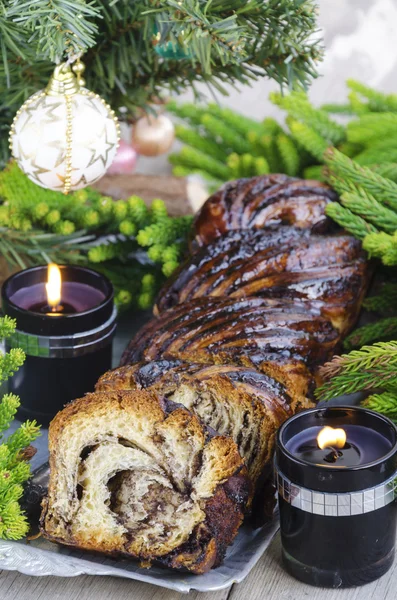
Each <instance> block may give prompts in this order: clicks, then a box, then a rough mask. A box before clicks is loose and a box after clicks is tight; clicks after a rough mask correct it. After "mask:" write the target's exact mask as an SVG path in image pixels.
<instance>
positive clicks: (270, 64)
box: [0, 0, 322, 163]
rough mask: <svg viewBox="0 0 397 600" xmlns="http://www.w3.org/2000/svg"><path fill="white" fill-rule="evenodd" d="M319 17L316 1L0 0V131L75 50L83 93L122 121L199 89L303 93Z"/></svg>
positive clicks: (315, 56)
mask: <svg viewBox="0 0 397 600" xmlns="http://www.w3.org/2000/svg"><path fill="white" fill-rule="evenodd" d="M316 18H317V15H316V5H315V3H314V1H313V0H277V1H276V0H267V1H266V2H265V1H263V0H231V1H229V2H223V1H221V0H182V1H181V0H166V1H163V2H159V1H158V0H135V1H134V2H131V1H130V0H113V1H112V2H108V1H107V0H88V1H86V0H35V1H34V2H31V1H30V0H0V55H1V60H0V107H1V108H0V131H1V132H2V131H4V132H6V131H7V130H8V129H9V127H10V124H11V121H12V118H13V115H14V114H15V113H16V111H17V109H18V108H19V107H20V105H21V104H22V103H23V101H24V100H26V99H27V98H28V97H29V96H30V95H31V94H33V93H34V92H36V91H38V90H39V89H42V88H44V87H45V86H46V84H47V83H48V79H49V77H50V75H51V73H52V71H53V68H54V65H53V63H54V62H57V61H62V60H65V59H67V58H70V57H71V58H73V57H75V56H76V55H79V54H81V53H83V55H84V56H83V60H84V63H85V65H86V67H87V68H86V72H85V78H86V80H87V87H88V88H89V89H93V90H95V92H97V93H99V94H100V95H101V96H102V97H103V98H104V99H105V100H106V101H107V102H108V103H109V104H110V105H111V106H112V107H113V108H114V109H115V110H116V111H118V112H119V115H120V117H121V118H122V119H125V120H127V121H132V120H134V119H135V118H136V117H137V115H139V113H140V112H141V110H142V109H143V110H150V104H151V103H152V102H153V101H154V100H155V99H156V98H158V97H159V96H160V95H161V94H162V93H164V91H165V92H166V93H167V94H169V93H175V94H180V93H181V92H182V91H183V90H186V89H188V88H192V89H193V91H195V84H196V82H202V83H204V84H206V85H207V86H208V87H209V88H211V89H213V90H215V91H219V92H220V93H221V94H224V95H226V94H227V93H228V89H227V86H228V84H230V83H231V84H232V85H235V84H245V83H249V82H251V81H253V80H256V79H259V78H262V77H263V76H268V77H271V78H273V79H275V80H276V81H277V82H278V83H279V84H280V85H282V86H286V87H289V88H294V87H302V86H303V87H307V85H308V83H309V82H310V80H311V79H312V78H313V77H316V65H317V63H318V62H319V61H320V60H321V58H322V45H321V41H319V40H318V38H316V37H315V36H313V33H314V32H315V31H316V29H317V23H316ZM168 47H171V49H173V50H174V53H172V52H171V56H170V57H168V56H167V52H165V51H164V50H165V49H167V48H168ZM178 50H179V52H178ZM122 107H124V108H126V109H127V111H126V112H121V111H120V108H122ZM0 141H1V150H2V152H0V154H2V159H3V161H4V163H5V161H6V160H7V157H8V148H7V136H6V135H3V136H1V138H0Z"/></svg>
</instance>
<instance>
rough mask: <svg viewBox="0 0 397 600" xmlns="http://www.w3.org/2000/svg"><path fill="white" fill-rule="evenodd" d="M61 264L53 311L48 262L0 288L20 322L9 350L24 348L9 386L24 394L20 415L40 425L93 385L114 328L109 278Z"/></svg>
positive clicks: (107, 363)
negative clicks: (23, 357)
mask: <svg viewBox="0 0 397 600" xmlns="http://www.w3.org/2000/svg"><path fill="white" fill-rule="evenodd" d="M59 268H60V270H61V276H62V298H61V304H62V306H61V307H60V310H61V312H55V313H51V312H49V311H50V309H49V308H48V307H46V292H45V282H46V280H47V265H45V266H39V267H33V268H31V269H26V270H24V271H20V272H18V273H16V274H15V275H12V276H11V277H9V278H8V279H7V280H6V281H5V283H4V285H3V288H2V309H3V313H4V314H6V315H9V316H10V317H12V318H15V319H16V322H17V329H16V331H15V333H14V335H13V336H12V337H11V338H9V339H7V340H6V350H9V349H10V348H13V347H17V348H22V349H23V350H24V351H25V353H26V360H25V363H24V365H23V366H22V367H21V368H20V369H19V370H18V371H17V372H16V373H15V375H14V376H13V377H12V378H11V379H10V381H9V391H10V392H13V393H15V394H17V395H18V396H19V397H20V399H21V406H20V409H19V411H18V416H19V417H20V418H23V419H26V418H29V419H36V420H37V421H38V422H39V423H41V424H42V425H48V424H49V422H50V421H51V419H52V418H53V417H54V416H55V415H56V413H57V412H58V411H59V410H61V409H62V408H63V407H64V405H65V404H67V403H68V402H70V401H71V400H73V399H75V398H79V397H81V396H82V395H84V394H85V393H86V392H90V391H92V390H93V389H94V386H95V383H96V382H97V380H98V378H99V377H100V376H101V375H102V374H103V373H104V372H105V371H107V370H108V369H110V368H111V361H112V339H113V336H114V333H115V328H116V309H115V307H114V302H113V287H112V284H111V283H110V281H109V280H108V279H107V278H106V277H104V276H103V275H102V274H100V273H97V272H96V271H93V270H92V269H87V268H83V267H78V266H71V265H63V266H60V267H59ZM64 308H65V311H64V312H62V310H63V309H64Z"/></svg>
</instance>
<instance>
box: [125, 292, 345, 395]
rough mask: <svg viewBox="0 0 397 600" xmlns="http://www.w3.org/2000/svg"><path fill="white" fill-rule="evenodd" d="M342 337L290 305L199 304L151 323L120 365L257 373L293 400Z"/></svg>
mask: <svg viewBox="0 0 397 600" xmlns="http://www.w3.org/2000/svg"><path fill="white" fill-rule="evenodd" d="M338 341H339V334H338V332H337V331H336V330H335V329H334V327H333V326H332V324H331V323H330V322H329V321H328V320H327V319H324V317H322V316H321V315H320V314H319V311H318V310H316V309H315V308H313V307H310V306H307V305H305V304H304V303H295V302H292V301H290V300H288V299H285V300H284V299H280V300H273V299H267V298H254V297H250V298H246V299H243V300H239V299H233V298H231V299H227V298H196V299H194V300H190V301H189V302H184V303H182V304H178V305H177V306H175V307H173V308H171V309H169V310H167V311H165V312H164V313H162V314H161V315H160V317H159V318H158V319H152V320H151V321H150V322H149V323H147V324H146V325H145V326H144V327H143V328H142V329H141V330H140V332H139V333H138V334H137V335H136V336H135V337H134V338H133V339H132V340H131V342H130V343H129V345H128V346H127V348H126V350H125V352H124V354H123V356H122V360H121V364H122V365H125V364H131V363H135V362H139V361H150V360H157V359H159V358H174V359H180V360H185V361H188V362H189V361H190V362H198V363H207V364H208V363H210V364H226V365H227V364H229V365H239V366H246V367H251V368H254V369H258V370H259V371H262V372H264V373H266V374H268V375H270V376H271V377H273V378H275V379H277V380H278V381H281V382H282V383H284V384H285V385H287V387H288V389H289V390H290V393H292V394H306V393H307V392H308V390H309V389H310V387H311V384H312V380H311V373H310V371H309V370H308V367H309V368H313V369H314V368H315V366H316V365H318V364H322V363H324V362H325V361H326V360H327V359H328V358H329V357H330V355H331V354H332V353H333V351H334V348H335V345H336V344H337V342H338Z"/></svg>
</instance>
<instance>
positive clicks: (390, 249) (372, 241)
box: [363, 231, 397, 267]
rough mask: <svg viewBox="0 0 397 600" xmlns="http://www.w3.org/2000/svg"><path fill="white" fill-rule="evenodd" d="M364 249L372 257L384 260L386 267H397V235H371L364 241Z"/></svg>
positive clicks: (382, 233) (379, 233)
mask: <svg viewBox="0 0 397 600" xmlns="http://www.w3.org/2000/svg"><path fill="white" fill-rule="evenodd" d="M363 248H364V250H366V251H367V252H368V254H369V255H370V257H372V256H375V257H377V258H380V259H382V262H383V264H384V265H386V266H388V267H392V266H394V265H397V233H395V234H394V235H389V234H388V233H384V232H383V231H380V232H377V233H370V234H369V235H367V236H366V237H365V238H364V239H363Z"/></svg>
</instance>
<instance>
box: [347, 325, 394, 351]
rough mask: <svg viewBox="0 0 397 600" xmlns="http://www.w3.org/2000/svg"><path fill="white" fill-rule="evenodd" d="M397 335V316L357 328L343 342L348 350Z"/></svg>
mask: <svg viewBox="0 0 397 600" xmlns="http://www.w3.org/2000/svg"><path fill="white" fill-rule="evenodd" d="M396 336H397V317H389V318H387V319H381V320H380V321H376V322H375V323H370V324H369V325H364V326H363V327H359V328H358V329H355V330H354V331H353V333H351V334H350V335H349V336H347V338H346V339H345V340H344V342H343V347H344V348H345V349H346V350H352V349H353V348H360V347H361V346H365V345H367V344H371V343H372V342H377V341H382V340H385V341H387V340H390V339H393V338H394V337H396Z"/></svg>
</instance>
